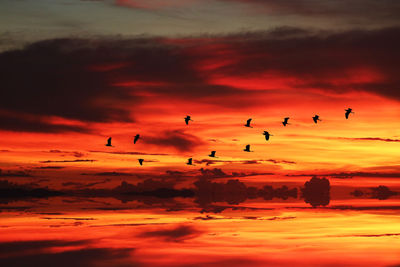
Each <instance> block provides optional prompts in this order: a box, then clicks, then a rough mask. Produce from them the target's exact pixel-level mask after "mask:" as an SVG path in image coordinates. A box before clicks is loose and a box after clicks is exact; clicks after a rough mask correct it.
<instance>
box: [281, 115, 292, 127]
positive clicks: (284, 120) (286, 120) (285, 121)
mask: <svg viewBox="0 0 400 267" xmlns="http://www.w3.org/2000/svg"><path fill="white" fill-rule="evenodd" d="M289 119H290V118H289V117H286V118H284V119H283V122H282V124H283V126H286V125H288V124H289V122H288V121H289Z"/></svg>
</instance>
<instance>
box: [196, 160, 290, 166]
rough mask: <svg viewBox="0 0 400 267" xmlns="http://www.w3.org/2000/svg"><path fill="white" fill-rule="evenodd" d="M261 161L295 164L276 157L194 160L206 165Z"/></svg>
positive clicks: (256, 162) (257, 162)
mask: <svg viewBox="0 0 400 267" xmlns="http://www.w3.org/2000/svg"><path fill="white" fill-rule="evenodd" d="M263 162H270V163H273V164H296V162H294V161H289V160H277V159H254V160H216V159H202V160H194V163H196V164H203V163H205V164H206V166H210V165H214V164H217V163H240V164H246V165H250V164H262V163H263Z"/></svg>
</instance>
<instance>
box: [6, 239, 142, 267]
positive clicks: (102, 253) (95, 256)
mask: <svg viewBox="0 0 400 267" xmlns="http://www.w3.org/2000/svg"><path fill="white" fill-rule="evenodd" d="M90 243H91V242H89V241H59V240H46V241H44V240H43V241H17V242H3V243H0V251H1V256H2V257H0V264H1V265H2V266H27V263H29V266H41V267H47V266H49V267H50V266H59V267H70V266H77V267H86V266H87V267H95V266H99V265H102V264H104V262H107V263H108V264H111V265H113V266H121V267H122V266H137V264H136V263H135V262H132V258H131V257H130V256H131V253H132V252H133V249H131V248H85V247H84V248H79V246H87V245H89V244H90ZM64 247H65V248H69V249H68V250H64V251H61V252H57V251H58V250H54V252H52V251H53V250H52V249H53V248H64ZM71 247H72V249H71ZM31 252H34V253H31Z"/></svg>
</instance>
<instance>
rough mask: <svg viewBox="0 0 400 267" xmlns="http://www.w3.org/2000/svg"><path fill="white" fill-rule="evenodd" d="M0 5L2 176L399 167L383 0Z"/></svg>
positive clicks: (394, 42) (387, 7)
mask: <svg viewBox="0 0 400 267" xmlns="http://www.w3.org/2000/svg"><path fill="white" fill-rule="evenodd" d="M361 3H362V4H361ZM1 5H2V8H1V9H0V10H1V11H0V17H1V21H2V23H1V26H0V31H1V43H0V45H1V49H2V50H1V54H0V69H1V71H0V79H1V81H2V88H3V89H2V90H1V93H0V94H1V95H0V101H1V109H0V122H1V123H0V128H1V135H2V138H1V140H0V147H1V149H2V152H1V154H2V161H1V166H0V167H1V168H2V169H3V170H6V169H10V170H12V169H15V168H17V169H23V170H25V171H29V170H31V169H34V168H36V167H41V166H42V167H43V166H53V165H57V166H59V165H62V166H64V167H66V168H63V170H62V173H63V174H65V173H66V172H67V171H68V170H73V169H76V168H78V169H84V170H85V171H86V170H87V171H92V170H93V171H95V172H97V171H98V169H107V170H112V171H118V170H122V169H124V170H130V171H133V172H162V171H164V170H167V169H168V170H169V169H176V170H188V167H191V166H185V162H186V159H187V158H188V157H193V158H194V160H197V161H201V160H203V159H207V155H208V154H209V152H210V151H211V150H216V151H217V156H219V158H218V159H217V160H216V161H215V162H209V166H210V165H213V166H218V167H220V168H224V169H228V170H252V171H256V172H278V173H280V172H290V173H292V172H295V173H297V172H310V171H311V172H316V173H330V172H360V171H362V172H384V173H387V172H390V173H392V172H394V173H398V172H399V167H400V166H399V162H398V157H399V155H400V153H399V152H400V150H399V142H400V138H399V136H400V130H399V125H400V122H399V117H400V105H399V100H400V94H399V89H398V88H399V85H400V79H399V77H398V70H399V68H398V62H399V61H400V53H399V50H398V47H399V45H400V38H399V36H400V28H399V27H398V26H399V21H398V18H397V17H396V15H397V14H398V12H399V9H400V3H397V2H396V1H392V0H384V1H379V2H378V1H373V0H368V1H344V0H343V1H328V0H327V1H311V0H310V1H306V0H304V1H296V2H293V1H289V0H287V1H286V0H285V1H267V0H265V1H261V0H260V1H257V0H254V1H251V0H249V1H244V0H207V1H197V0H192V1H180V0H176V1H155V0H154V1H153V0H152V1H145V2H143V1H135V0H127V1H67V0H62V1H61V0H60V1H54V0H52V1H45V0H39V1H37V0H35V1H11V0H5V1H2V3H1ZM348 107H351V108H352V109H353V110H354V111H355V114H351V115H350V118H349V119H348V120H346V119H345V118H344V112H345V111H344V110H345V109H346V108H348ZM315 114H318V115H319V116H320V118H321V119H322V121H321V122H319V123H318V124H317V125H315V124H314V123H313V121H312V119H311V117H312V116H314V115H315ZM186 115H191V116H192V119H193V122H191V123H190V124H189V125H188V126H186V125H185V124H184V120H183V118H184V117H185V116H186ZM284 117H290V123H291V124H290V125H288V126H287V127H283V126H282V124H281V121H282V120H283V118H284ZM248 118H252V119H253V121H252V124H253V126H254V128H250V129H249V128H245V127H243V125H244V123H245V121H246V120H247V119H248ZM264 130H267V131H269V132H270V133H271V134H273V136H272V137H271V139H270V141H268V142H267V141H265V139H264V136H263V135H262V132H263V131H264ZM137 133H139V134H140V135H141V137H142V138H141V139H140V140H139V141H138V143H137V144H136V145H134V144H133V143H132V139H133V136H134V135H136V134H137ZM109 136H110V137H112V138H113V144H114V147H105V146H104V144H105V143H106V139H107V138H108V137H109ZM246 144H251V145H252V149H253V150H254V153H245V152H243V149H244V146H245V145H246ZM154 154H162V155H154ZM140 157H142V158H144V159H145V164H144V166H142V167H140V166H139V165H138V164H137V159H138V158H140ZM77 159H78V160H82V159H85V160H92V161H91V162H88V161H79V162H54V163H53V162H49V163H43V162H46V161H74V160H77ZM208 159H210V158H208ZM250 163H253V164H250ZM199 166H201V167H204V166H205V163H200V162H198V167H199ZM191 168H193V167H191ZM189 169H190V168H189Z"/></svg>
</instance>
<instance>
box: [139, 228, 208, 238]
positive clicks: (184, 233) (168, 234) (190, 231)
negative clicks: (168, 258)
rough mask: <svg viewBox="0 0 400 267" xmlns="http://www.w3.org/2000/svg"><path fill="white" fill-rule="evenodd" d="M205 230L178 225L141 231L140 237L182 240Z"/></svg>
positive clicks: (194, 236) (198, 234) (193, 236)
mask: <svg viewBox="0 0 400 267" xmlns="http://www.w3.org/2000/svg"><path fill="white" fill-rule="evenodd" d="M202 233H203V232H202V231H200V230H198V229H196V228H194V227H193V226H191V225H185V224H183V225H178V226H176V227H174V228H163V229H161V230H152V231H147V232H143V233H140V234H139V235H138V236H139V237H153V238H154V237H155V238H161V239H163V240H165V241H168V242H182V241H184V240H187V239H193V238H196V237H198V236H200V235H201V234H202Z"/></svg>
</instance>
